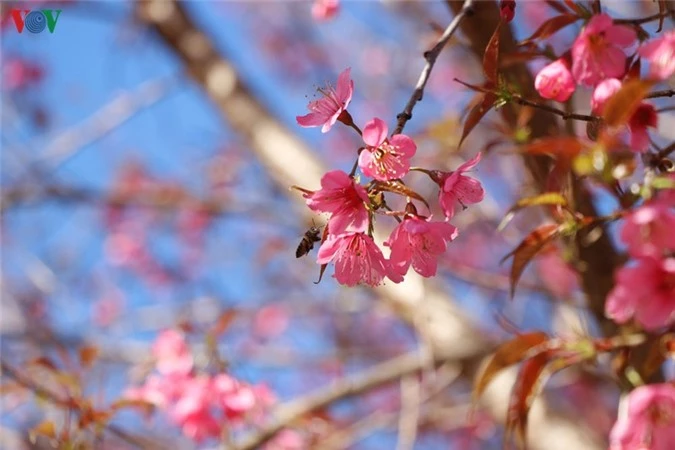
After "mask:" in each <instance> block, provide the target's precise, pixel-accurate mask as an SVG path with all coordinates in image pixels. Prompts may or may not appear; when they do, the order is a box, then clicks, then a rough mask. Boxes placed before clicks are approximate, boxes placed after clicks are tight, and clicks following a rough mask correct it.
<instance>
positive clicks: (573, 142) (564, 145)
mask: <svg viewBox="0 0 675 450" xmlns="http://www.w3.org/2000/svg"><path fill="white" fill-rule="evenodd" d="M583 148H584V144H583V142H581V140H579V139H578V138H576V137H574V136H559V137H547V138H542V139H537V140H535V141H533V142H532V143H530V144H527V145H525V146H524V147H523V151H524V152H525V153H529V154H530V155H553V156H557V157H563V158H568V159H571V158H574V157H575V156H576V155H578V154H579V153H580V152H581V150H582V149H583Z"/></svg>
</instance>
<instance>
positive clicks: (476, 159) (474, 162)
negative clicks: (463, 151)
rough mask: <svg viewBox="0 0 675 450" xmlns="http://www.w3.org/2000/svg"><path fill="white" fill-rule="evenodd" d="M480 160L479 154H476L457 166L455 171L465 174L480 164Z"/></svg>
mask: <svg viewBox="0 0 675 450" xmlns="http://www.w3.org/2000/svg"><path fill="white" fill-rule="evenodd" d="M480 158H481V153H480V152H478V153H476V156H474V157H473V158H471V159H470V160H468V161H466V162H465V163H464V164H462V165H461V166H459V167H458V168H457V171H458V172H460V173H461V172H466V171H467V170H471V169H473V168H474V167H476V165H477V164H478V163H479V162H480Z"/></svg>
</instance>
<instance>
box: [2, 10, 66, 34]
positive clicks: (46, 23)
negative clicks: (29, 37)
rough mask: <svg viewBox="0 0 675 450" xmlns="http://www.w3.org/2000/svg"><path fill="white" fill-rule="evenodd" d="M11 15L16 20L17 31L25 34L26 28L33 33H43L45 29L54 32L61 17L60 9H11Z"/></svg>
mask: <svg viewBox="0 0 675 450" xmlns="http://www.w3.org/2000/svg"><path fill="white" fill-rule="evenodd" d="M9 14H10V15H11V16H12V19H13V20H14V26H16V31H17V32H19V33H23V30H24V28H25V29H26V30H28V31H30V32H31V33H34V34H37V33H42V32H43V31H44V29H45V28H47V29H48V30H49V32H50V33H53V32H54V29H55V28H56V22H58V20H59V16H60V15H61V10H60V9H34V10H32V11H31V10H30V9H11V10H10V12H9Z"/></svg>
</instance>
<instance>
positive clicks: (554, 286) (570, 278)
mask: <svg viewBox="0 0 675 450" xmlns="http://www.w3.org/2000/svg"><path fill="white" fill-rule="evenodd" d="M537 272H538V274H539V278H540V279H541V281H542V282H543V283H544V286H546V288H547V289H548V290H550V291H551V292H552V293H553V294H555V295H556V296H557V297H559V298H561V299H567V298H569V297H570V295H572V292H574V289H576V287H577V286H578V285H579V277H578V275H577V273H576V272H575V271H574V269H572V268H571V267H570V265H569V264H567V263H566V262H565V260H563V258H562V257H561V256H560V254H559V253H558V251H548V252H542V253H540V254H539V256H538V257H537Z"/></svg>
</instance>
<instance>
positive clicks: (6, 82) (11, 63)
mask: <svg viewBox="0 0 675 450" xmlns="http://www.w3.org/2000/svg"><path fill="white" fill-rule="evenodd" d="M43 77H44V71H43V70H42V67H40V66H38V65H36V64H33V63H31V62H30V61H27V60H25V59H20V58H5V59H4V61H2V76H1V77H0V79H2V89H3V90H6V91H15V90H20V89H25V88H29V87H31V86H32V85H35V84H37V83H39V82H40V81H41V80H42V78H43Z"/></svg>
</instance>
